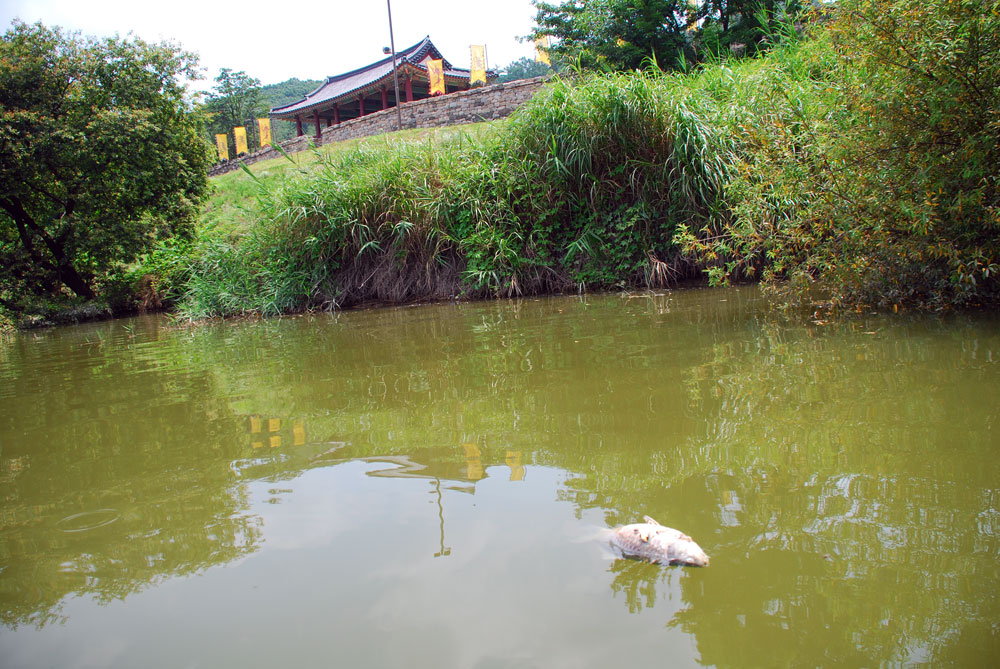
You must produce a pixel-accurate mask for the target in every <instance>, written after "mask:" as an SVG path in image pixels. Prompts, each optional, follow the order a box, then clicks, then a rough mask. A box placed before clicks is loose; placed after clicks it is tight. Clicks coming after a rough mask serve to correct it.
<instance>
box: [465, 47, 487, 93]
mask: <svg viewBox="0 0 1000 669" xmlns="http://www.w3.org/2000/svg"><path fill="white" fill-rule="evenodd" d="M470 49H471V51H472V65H471V66H470V67H469V70H470V76H469V83H472V84H474V83H476V82H479V83H481V84H485V83H486V47H485V46H484V45H482V44H473V45H472V46H471V47H470Z"/></svg>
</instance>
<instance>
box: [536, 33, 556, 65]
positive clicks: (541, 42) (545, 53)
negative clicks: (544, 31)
mask: <svg viewBox="0 0 1000 669" xmlns="http://www.w3.org/2000/svg"><path fill="white" fill-rule="evenodd" d="M535 62H536V63H545V64H546V65H552V62H551V61H550V60H549V36H548V35H539V36H538V37H536V38H535Z"/></svg>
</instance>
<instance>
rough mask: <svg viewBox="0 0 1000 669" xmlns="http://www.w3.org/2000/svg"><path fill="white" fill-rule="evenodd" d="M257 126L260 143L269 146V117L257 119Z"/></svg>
mask: <svg viewBox="0 0 1000 669" xmlns="http://www.w3.org/2000/svg"><path fill="white" fill-rule="evenodd" d="M257 127H258V128H259V129H260V145H261V146H271V119H269V118H259V119H257Z"/></svg>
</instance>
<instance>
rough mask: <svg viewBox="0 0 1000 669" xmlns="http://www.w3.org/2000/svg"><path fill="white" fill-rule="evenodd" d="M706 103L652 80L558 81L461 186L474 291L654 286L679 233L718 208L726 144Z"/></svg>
mask: <svg viewBox="0 0 1000 669" xmlns="http://www.w3.org/2000/svg"><path fill="white" fill-rule="evenodd" d="M706 105H708V106H713V103H712V102H711V101H710V100H706V99H705V98H704V97H703V96H702V97H695V96H692V95H689V94H688V92H687V91H686V90H685V87H684V81H683V80H682V79H679V78H676V77H672V76H664V75H661V74H654V73H652V72H647V73H645V74H641V75H605V76H599V77H593V78H590V79H588V80H586V81H584V82H581V83H579V84H576V85H572V84H569V83H567V82H565V81H556V82H554V83H553V84H552V85H551V86H550V87H548V89H547V91H546V93H545V94H544V95H542V96H539V97H537V98H536V99H535V101H533V103H532V104H529V105H527V106H526V107H524V108H523V109H522V110H521V111H520V113H518V114H516V115H515V116H514V117H513V118H512V119H511V121H510V123H509V125H508V127H507V128H506V129H505V131H504V132H503V133H501V134H500V135H499V137H498V139H497V141H496V143H495V144H494V146H492V147H488V148H487V149H486V150H485V151H484V159H483V160H480V161H477V163H476V170H475V171H473V172H472V173H471V174H470V176H471V179H466V180H464V181H463V183H462V187H463V188H464V189H465V190H464V192H463V193H462V194H461V197H463V198H464V200H463V202H462V205H461V208H462V209H463V210H465V211H469V212H472V217H471V221H472V223H473V224H474V226H475V232H474V234H472V235H470V236H468V237H467V238H465V239H463V240H462V242H461V247H462V249H463V251H464V254H465V256H466V259H467V262H468V267H467V268H466V273H465V276H466V279H467V280H468V281H469V283H470V285H471V287H472V288H474V289H483V288H485V289H489V290H491V291H493V292H515V293H516V292H520V291H521V290H527V291H528V292H539V291H545V290H550V289H553V288H565V287H567V286H581V287H582V286H584V285H587V286H591V287H605V288H606V287H611V286H615V285H624V284H629V285H633V284H643V283H646V284H647V285H650V284H654V285H655V284H658V283H663V282H662V281H661V280H660V279H663V278H665V277H663V276H662V272H658V271H653V270H655V268H659V267H661V263H663V262H664V260H667V261H669V262H670V263H672V264H671V267H673V266H674V264H676V262H675V261H676V260H677V257H676V256H677V249H676V246H675V244H674V242H673V235H674V230H675V228H676V226H677V225H679V224H682V223H687V224H695V225H696V224H699V223H701V222H703V221H705V220H706V218H707V217H709V216H710V215H711V213H712V211H714V209H715V208H717V207H718V206H719V205H720V202H719V197H720V195H721V188H722V186H723V184H724V179H725V169H726V168H725V156H726V155H727V153H728V147H727V145H726V139H725V138H724V137H723V136H721V135H720V134H719V133H717V132H716V131H715V129H714V128H712V127H711V126H710V125H709V124H708V123H706V122H705V119H706V117H707V116H706V114H705V112H706V111H707V108H706Z"/></svg>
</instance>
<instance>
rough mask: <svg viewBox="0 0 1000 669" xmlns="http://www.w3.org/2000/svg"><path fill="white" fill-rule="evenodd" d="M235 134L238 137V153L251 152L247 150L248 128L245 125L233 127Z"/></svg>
mask: <svg viewBox="0 0 1000 669" xmlns="http://www.w3.org/2000/svg"><path fill="white" fill-rule="evenodd" d="M233 135H234V136H235V137H236V155H237V156H238V155H240V154H241V153H249V151H247V129H246V128H244V127H243V126H237V127H235V128H233Z"/></svg>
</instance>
